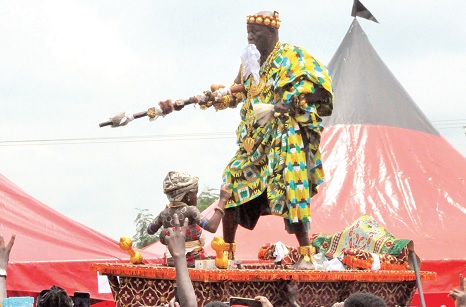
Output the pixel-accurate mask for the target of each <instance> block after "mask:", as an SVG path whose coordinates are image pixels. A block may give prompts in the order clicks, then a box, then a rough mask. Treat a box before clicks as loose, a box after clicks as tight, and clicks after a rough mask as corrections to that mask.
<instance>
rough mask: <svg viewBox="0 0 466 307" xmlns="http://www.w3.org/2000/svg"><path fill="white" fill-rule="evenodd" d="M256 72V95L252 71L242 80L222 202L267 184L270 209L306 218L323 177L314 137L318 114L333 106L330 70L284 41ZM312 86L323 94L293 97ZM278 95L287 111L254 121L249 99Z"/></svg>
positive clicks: (293, 219)
mask: <svg viewBox="0 0 466 307" xmlns="http://www.w3.org/2000/svg"><path fill="white" fill-rule="evenodd" d="M259 73H260V76H261V80H262V82H261V83H262V84H264V85H265V87H264V88H263V90H262V91H260V92H259V94H258V95H257V96H255V97H253V95H252V94H251V93H252V92H253V91H254V88H255V86H256V85H257V84H255V83H254V82H255V81H254V80H253V77H252V75H251V76H249V79H248V80H246V81H245V83H244V85H245V88H246V91H247V92H248V95H247V98H246V99H245V101H244V103H243V106H242V108H241V112H240V114H241V123H240V124H239V126H238V128H237V132H236V134H237V143H238V145H239V149H238V151H237V152H236V154H235V156H234V157H233V158H232V160H231V161H230V163H229V164H228V166H227V167H226V168H225V170H224V173H223V177H224V178H223V179H224V181H225V182H228V183H230V189H231V191H232V196H231V198H230V200H229V201H228V203H227V204H226V208H231V207H236V206H240V205H241V204H244V203H246V202H248V201H250V200H251V199H254V198H256V197H258V196H259V195H261V194H262V193H263V192H264V191H265V190H267V197H268V199H269V204H270V208H271V213H272V214H275V215H280V216H282V217H284V218H285V219H287V220H288V221H289V222H290V223H297V222H310V216H311V212H310V199H311V197H312V196H313V195H315V194H316V193H317V186H318V185H319V184H320V183H322V182H323V179H324V173H323V169H322V161H321V154H320V151H319V143H320V135H321V132H322V130H323V126H322V124H321V123H322V119H321V116H328V115H330V114H331V112H332V109H333V94H332V84H331V79H330V76H329V74H328V71H327V69H326V67H325V66H324V65H323V64H322V63H320V62H319V61H317V60H316V59H314V58H313V57H312V56H311V55H310V54H309V53H308V52H307V51H306V50H304V49H302V48H299V47H295V46H292V45H290V44H283V45H280V46H279V48H276V50H275V51H274V52H272V53H271V55H270V56H269V58H268V60H267V61H265V62H264V64H262V66H261V68H260V72H259ZM261 83H259V84H261ZM317 87H321V88H323V89H325V90H326V91H327V94H328V95H327V97H326V98H325V99H323V100H319V101H316V102H313V103H312V104H311V103H307V102H306V101H300V100H299V98H298V96H299V95H300V94H310V93H314V92H315V91H316V88H317ZM280 101H282V102H283V103H284V104H285V105H287V106H288V107H289V108H290V116H286V117H273V118H272V119H270V120H269V121H268V122H267V123H265V124H264V125H263V126H260V125H259V124H258V123H255V117H254V111H253V105H254V104H258V103H264V104H272V105H274V104H276V103H277V102H280ZM246 138H252V139H254V141H255V145H254V147H253V151H252V152H251V155H248V154H247V152H246V150H245V148H244V147H243V141H244V140H245V139H246Z"/></svg>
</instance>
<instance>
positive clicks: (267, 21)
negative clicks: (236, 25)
mask: <svg viewBox="0 0 466 307" xmlns="http://www.w3.org/2000/svg"><path fill="white" fill-rule="evenodd" d="M246 22H247V23H250V24H257V25H263V26H268V27H272V28H275V29H278V28H280V22H281V20H280V19H279V18H278V12H277V11H275V12H273V16H267V15H260V14H256V15H249V16H247V17H246Z"/></svg>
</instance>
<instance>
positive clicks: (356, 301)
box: [343, 292, 387, 307]
mask: <svg viewBox="0 0 466 307" xmlns="http://www.w3.org/2000/svg"><path fill="white" fill-rule="evenodd" d="M343 307H387V304H386V303H385V301H384V300H383V299H382V298H380V297H379V296H377V295H375V294H372V293H365V292H357V293H353V294H351V295H350V296H348V298H347V299H346V300H345V302H344V304H343Z"/></svg>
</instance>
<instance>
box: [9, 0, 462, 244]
mask: <svg viewBox="0 0 466 307" xmlns="http://www.w3.org/2000/svg"><path fill="white" fill-rule="evenodd" d="M363 3H364V5H365V6H366V7H367V8H369V9H370V10H371V11H372V13H373V14H374V15H375V17H376V18H377V19H378V20H379V21H380V24H376V23H374V22H371V21H368V20H365V19H360V20H359V22H360V24H361V26H362V28H363V29H364V31H365V32H366V34H367V35H368V37H369V40H370V41H371V43H372V45H373V46H374V48H375V49H376V50H377V52H378V54H379V55H380V57H381V58H382V59H383V61H384V62H385V64H387V66H388V67H389V68H390V70H391V71H392V72H393V74H394V75H395V76H396V78H397V79H398V80H399V81H400V83H401V84H403V86H404V87H405V89H406V90H407V91H408V93H409V94H410V95H411V96H412V98H413V99H414V101H416V103H417V104H418V106H419V107H420V109H421V110H422V111H423V112H424V113H425V114H426V116H427V117H428V118H429V119H430V120H431V121H432V123H433V125H434V127H435V128H437V129H438V130H439V132H440V133H441V134H442V135H443V136H444V137H445V138H446V139H447V140H448V141H449V142H450V143H451V144H452V145H453V146H454V147H455V148H456V149H457V150H458V151H460V152H461V153H462V154H463V155H465V156H466V135H465V129H464V128H462V127H463V126H466V98H465V97H466V92H465V91H464V88H465V84H464V80H466V19H465V18H464V12H466V2H465V1H464V0H445V1H438V0H437V1H434V0H424V1H421V0H412V1H401V0H365V1H363ZM351 7H352V1H351V0H325V1H324V0H311V1H293V0H287V1H283V0H281V1H278V0H277V1H274V0H265V1H261V0H252V1H251V0H249V1H244V0H235V1H223V0H222V1H218V0H197V1H191V0H171V1H159V0H152V1H121V0H105V1H104V0H97V1H95V0H92V1H91V0H89V1H87V0H79V1H71V0H57V1H23V0H0V42H1V48H0V107H1V108H0V173H1V174H2V175H4V176H6V177H7V178H8V179H9V180H11V181H13V182H14V183H15V184H17V185H18V186H19V187H21V188H22V189H23V190H25V191H26V192H27V193H29V194H30V195H32V196H33V197H34V198H36V199H38V200H40V201H42V202H43V203H45V204H47V205H48V206H50V207H52V208H54V209H55V210H57V211H59V212H60V213H62V214H64V215H66V216H68V217H70V218H72V219H74V220H76V221H78V222H80V223H82V224H85V225H87V226H89V227H92V228H94V229H95V230H97V231H99V232H101V233H103V234H105V235H107V236H109V237H111V238H113V239H115V240H118V239H119V238H120V236H132V235H133V234H134V232H135V230H134V229H135V227H134V219H135V217H136V214H137V211H136V209H135V208H141V209H142V208H145V209H150V210H151V212H152V213H154V214H156V213H158V212H159V211H160V210H161V209H162V208H163V206H164V205H165V204H166V202H167V201H166V197H165V195H164V194H163V193H162V180H163V178H164V177H165V175H166V173H167V172H168V171H170V170H180V171H187V172H190V173H192V174H195V175H197V176H199V178H200V185H201V188H203V187H211V188H218V187H219V186H220V184H221V173H222V170H223V168H224V166H225V165H226V163H227V162H228V161H229V160H230V158H231V156H232V154H233V153H234V151H235V148H236V147H235V139H234V131H235V128H236V125H237V123H238V119H239V115H238V110H236V109H235V110H227V111H222V112H215V111H214V110H207V111H201V110H199V109H198V108H194V107H192V106H191V107H187V108H185V109H184V110H182V111H180V112H176V113H173V114H170V115H169V116H166V117H165V118H159V119H157V120H156V121H154V122H149V121H148V120H147V118H143V119H139V120H135V121H133V122H131V123H130V124H129V125H128V126H126V127H121V128H117V129H112V128H109V127H105V128H99V125H98V124H99V123H100V122H103V121H106V120H107V119H108V118H109V117H110V116H112V115H115V114H117V113H119V112H122V111H128V112H131V113H136V112H140V111H145V110H147V108H149V107H151V106H153V105H155V104H156V103H157V102H158V101H160V100H166V99H181V98H187V97H189V96H191V95H194V94H198V93H201V92H202V91H204V90H207V89H209V87H210V85H211V84H213V83H222V84H226V85H229V84H230V83H231V82H232V80H233V78H234V77H235V75H236V73H237V70H238V67H239V62H240V54H241V52H242V50H243V48H244V47H245V45H246V43H247V42H246V25H245V16H246V15H248V14H251V13H255V12H258V11H262V10H276V11H278V12H279V13H280V17H281V19H282V27H281V29H280V39H281V41H282V42H290V43H293V44H295V45H299V46H302V47H305V48H306V49H308V50H309V51H310V52H311V54H313V55H314V56H315V57H316V58H318V59H320V60H321V61H322V62H324V63H328V62H329V61H330V59H331V58H332V56H333V54H334V53H335V51H336V50H337V48H338V46H339V44H340V43H341V40H342V39H343V37H344V36H345V34H346V31H347V30H348V28H349V26H350V24H351V22H352V17H351V16H350V15H351V14H350V13H351ZM355 73H356V72H355Z"/></svg>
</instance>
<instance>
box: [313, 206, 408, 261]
mask: <svg viewBox="0 0 466 307" xmlns="http://www.w3.org/2000/svg"><path fill="white" fill-rule="evenodd" d="M410 242H411V240H407V239H397V238H395V237H394V236H393V235H392V234H390V233H389V232H388V231H387V230H386V229H385V228H384V227H383V226H381V225H380V224H379V223H378V222H377V221H376V220H375V219H373V218H372V217H371V216H369V215H363V216H362V217H360V218H359V219H357V220H356V221H355V222H354V223H353V224H352V225H350V226H349V227H347V228H345V229H344V230H343V231H340V232H338V233H336V234H333V235H325V234H319V233H317V234H313V235H312V236H311V243H312V245H314V246H315V247H316V250H317V252H318V253H323V254H325V256H326V257H327V258H329V259H331V258H335V257H338V258H339V259H340V260H341V261H342V262H343V264H345V265H346V267H347V268H357V269H371V267H372V264H373V261H374V258H373V257H374V255H372V254H376V255H377V256H378V257H379V258H380V269H382V270H406V269H409V265H408V244H409V243H410Z"/></svg>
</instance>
